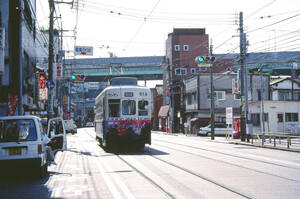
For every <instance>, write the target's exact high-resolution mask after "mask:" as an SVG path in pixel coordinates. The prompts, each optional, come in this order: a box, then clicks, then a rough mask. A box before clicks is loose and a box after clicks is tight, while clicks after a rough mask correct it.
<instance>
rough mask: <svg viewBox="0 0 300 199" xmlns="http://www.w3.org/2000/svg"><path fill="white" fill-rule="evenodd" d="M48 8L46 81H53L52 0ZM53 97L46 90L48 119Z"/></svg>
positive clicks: (51, 113)
mask: <svg viewBox="0 0 300 199" xmlns="http://www.w3.org/2000/svg"><path fill="white" fill-rule="evenodd" d="M49 8H50V19H49V60H48V63H49V64H48V81H53V58H54V56H53V37H54V31H53V22H54V10H55V6H54V0H49ZM52 98H53V95H52V89H49V88H48V110H47V117H48V119H50V118H51V117H53V99H52Z"/></svg>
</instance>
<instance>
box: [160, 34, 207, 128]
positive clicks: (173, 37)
mask: <svg viewBox="0 0 300 199" xmlns="http://www.w3.org/2000/svg"><path fill="white" fill-rule="evenodd" d="M208 52H209V47H208V35H207V34H206V33H205V29H174V30H173V32H172V33H170V34H169V35H168V39H167V41H166V60H165V64H164V66H163V71H164V72H163V74H164V75H163V85H164V88H163V90H164V105H169V106H170V118H169V125H168V126H169V127H171V129H170V131H172V132H178V130H179V129H180V124H182V121H180V118H179V117H177V115H178V114H180V112H181V110H182V108H183V95H182V93H183V90H182V89H183V78H184V77H185V76H186V75H188V74H196V73H198V72H199V68H198V67H197V66H196V64H195V62H194V60H195V57H197V56H198V55H208Z"/></svg>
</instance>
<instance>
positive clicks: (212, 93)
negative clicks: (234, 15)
mask: <svg viewBox="0 0 300 199" xmlns="http://www.w3.org/2000/svg"><path fill="white" fill-rule="evenodd" d="M210 56H212V45H210ZM210 99H211V101H210V127H211V140H214V139H215V91H214V83H213V63H211V65H210Z"/></svg>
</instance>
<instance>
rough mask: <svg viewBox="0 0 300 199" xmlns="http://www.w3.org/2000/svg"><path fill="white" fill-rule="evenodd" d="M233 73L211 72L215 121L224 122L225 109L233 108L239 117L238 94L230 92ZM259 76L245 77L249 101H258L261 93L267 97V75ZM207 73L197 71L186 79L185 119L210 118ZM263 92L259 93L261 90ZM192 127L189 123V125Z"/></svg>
mask: <svg viewBox="0 0 300 199" xmlns="http://www.w3.org/2000/svg"><path fill="white" fill-rule="evenodd" d="M236 78H237V75H236V74H213V87H214V93H215V120H216V122H224V123H225V122H226V108H228V107H232V110H233V116H240V105H241V102H240V100H241V99H240V95H239V94H234V93H233V87H232V82H233V80H236ZM262 80H263V82H261V81H260V76H259V75H253V74H251V75H249V76H248V101H249V103H252V102H257V101H260V100H261V98H262V95H263V96H264V99H265V100H268V99H270V97H269V76H266V75H264V76H263V77H262ZM210 86H211V85H210V75H209V74H199V75H197V76H195V77H192V78H190V79H187V80H186V81H185V88H186V89H185V92H186V98H185V110H186V112H185V115H186V117H187V118H188V119H187V121H188V122H191V121H193V118H197V120H198V121H200V122H201V121H202V122H203V123H207V122H209V121H210V117H211V116H210V113H211V112H210V111H211V100H210V99H211V96H210V95H211V94H210ZM262 87H263V89H264V92H261V89H262ZM189 126H190V127H191V128H192V124H190V125H189Z"/></svg>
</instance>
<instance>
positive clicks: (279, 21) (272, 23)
mask: <svg viewBox="0 0 300 199" xmlns="http://www.w3.org/2000/svg"><path fill="white" fill-rule="evenodd" d="M298 16H300V13H299V14H296V15H293V16H291V17H288V18H285V19H282V20H280V21H277V22H275V23H272V24H269V25H266V26H262V27H260V28H257V29H254V30H250V31H247V33H251V32H254V31H257V30H261V29H264V28H267V27H270V26H273V25H276V24H279V23H282V22H284V21H287V20H289V19H292V18H295V17H298Z"/></svg>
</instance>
